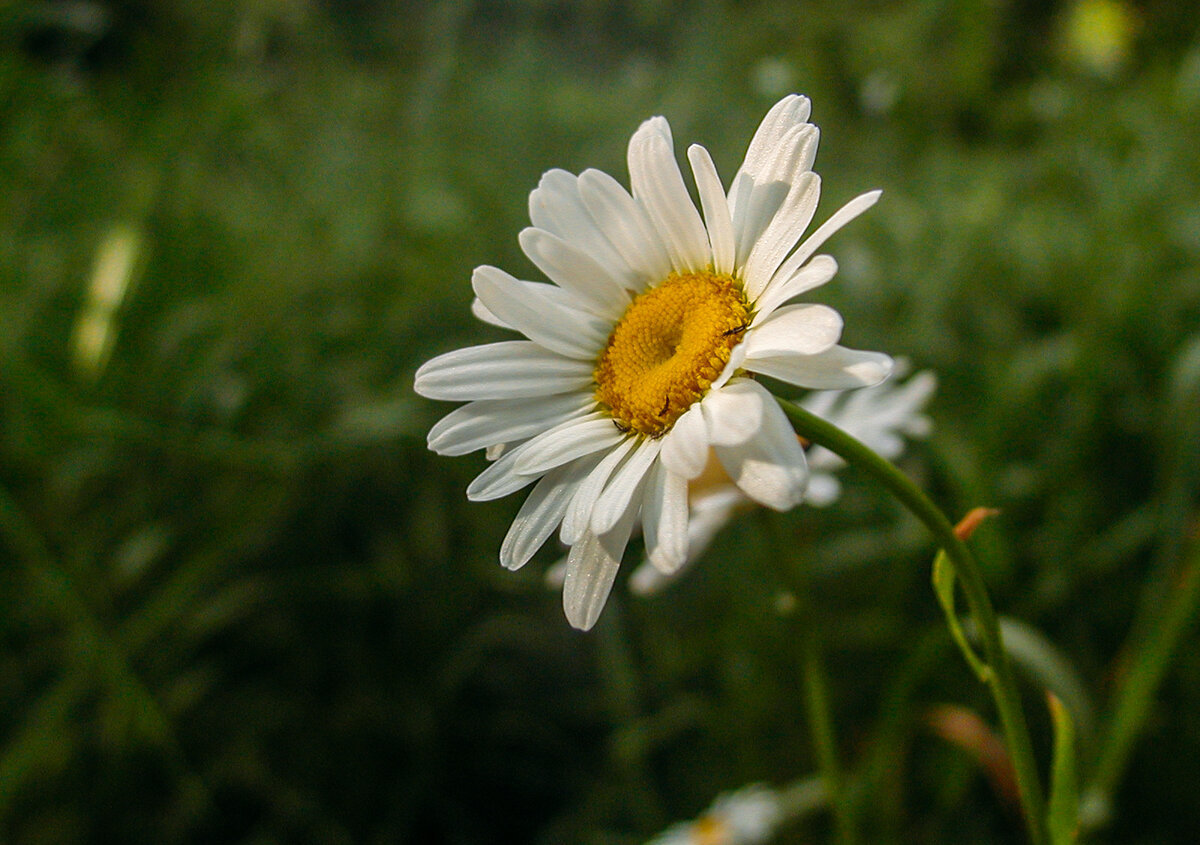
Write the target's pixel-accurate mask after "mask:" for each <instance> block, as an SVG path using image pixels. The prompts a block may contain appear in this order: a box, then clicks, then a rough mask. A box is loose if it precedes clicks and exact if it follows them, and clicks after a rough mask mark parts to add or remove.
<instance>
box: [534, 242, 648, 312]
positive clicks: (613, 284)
mask: <svg viewBox="0 0 1200 845" xmlns="http://www.w3.org/2000/svg"><path fill="white" fill-rule="evenodd" d="M517 240H518V241H520V243H521V249H523V250H524V251H525V254H526V255H527V256H529V260H530V261H532V262H533V263H534V264H536V265H537V268H538V269H539V270H541V271H542V272H543V273H545V274H546V277H547V278H548V279H550V281H552V282H554V283H555V284H556V285H558V286H559V287H561V288H563V289H564V290H568V291H570V292H571V293H573V294H575V296H577V297H579V300H580V303H581V304H583V305H586V307H587V308H588V309H589V310H591V311H592V312H593V313H595V314H597V315H599V316H601V317H604V318H605V319H608V320H616V319H617V318H619V317H620V316H621V315H622V314H624V313H625V309H626V308H627V307H628V306H629V294H628V293H626V292H625V287H624V285H623V284H622V283H621V281H620V280H618V279H617V278H616V277H615V276H613V275H612V274H610V273H609V272H608V270H606V269H605V268H603V267H601V266H600V265H599V264H597V263H596V261H595V259H593V258H591V257H590V256H589V255H587V253H585V252H583V251H582V250H580V249H579V248H578V247H576V246H575V245H574V244H571V243H568V242H567V241H564V240H563V239H562V238H560V237H559V236H558V235H553V234H551V233H550V232H547V231H546V230H545V229H535V228H533V227H530V228H527V229H522V230H521V234H520V235H518V237H517Z"/></svg>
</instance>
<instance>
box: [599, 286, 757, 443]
mask: <svg viewBox="0 0 1200 845" xmlns="http://www.w3.org/2000/svg"><path fill="white" fill-rule="evenodd" d="M749 315H750V308H749V305H748V304H747V302H746V296H745V294H744V293H743V292H742V285H741V282H739V281H738V280H737V279H735V278H733V277H732V276H725V275H719V274H716V273H707V272H706V273H683V274H680V273H672V274H671V275H670V276H668V277H667V280H666V281H665V282H663V283H662V284H660V285H658V286H657V287H654V288H651V289H650V290H648V291H646V292H645V293H643V294H641V295H640V296H638V297H637V298H636V299H634V300H633V302H632V303H630V305H629V308H628V309H627V310H626V311H625V314H624V316H622V317H621V320H620V322H619V323H617V326H616V328H615V329H613V333H612V335H610V336H609V338H608V345H607V346H605V347H604V352H603V353H601V355H600V360H599V362H598V363H597V364H596V369H595V372H594V376H595V379H596V385H597V386H596V399H597V401H599V402H600V403H602V404H603V405H604V406H606V408H607V409H608V411H609V413H610V414H612V418H613V421H614V422H615V423H616V424H617V426H618V427H619V428H621V429H625V430H631V431H636V432H638V433H639V434H644V435H648V436H650V437H661V436H662V435H664V434H666V433H667V432H668V431H669V430H670V429H671V426H672V425H674V424H675V420H677V419H679V417H680V416H681V415H682V414H683V412H684V411H686V410H687V409H688V408H690V407H691V406H692V403H694V402H695V401H696V400H697V399H699V398H700V397H701V396H703V395H704V393H705V391H707V390H708V388H709V386H710V385H712V383H713V380H714V379H715V378H716V377H717V376H719V375H720V374H721V371H722V370H723V369H725V365H726V364H727V363H728V362H729V352H730V350H731V349H733V347H735V346H737V344H738V343H739V342H741V339H742V335H743V334H744V333H745V331H746V327H747V326H748V325H749V322H750V320H749Z"/></svg>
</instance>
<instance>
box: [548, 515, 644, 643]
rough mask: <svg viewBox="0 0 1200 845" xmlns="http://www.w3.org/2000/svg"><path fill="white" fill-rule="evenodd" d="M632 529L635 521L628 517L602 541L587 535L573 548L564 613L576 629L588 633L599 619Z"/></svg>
mask: <svg viewBox="0 0 1200 845" xmlns="http://www.w3.org/2000/svg"><path fill="white" fill-rule="evenodd" d="M632 529H633V518H632V517H627V518H626V519H625V520H624V521H623V522H622V523H621V524H620V525H618V526H617V527H616V528H614V529H613V530H612V531H610V532H609V533H608V534H605V535H604V536H603V537H597V536H596V535H594V534H591V533H588V534H586V535H584V537H583V539H582V540H581V541H580V542H578V543H576V544H575V545H574V546H572V547H571V553H570V554H569V555H568V556H567V576H566V578H565V579H564V580H563V610H564V611H565V612H566V615H567V621H568V622H570V623H571V625H572V626H573V627H575V628H579V629H580V630H583V631H586V630H588V629H590V628H591V627H592V626H593V625H595V624H596V620H597V619H599V618H600V611H602V610H603V609H604V603H605V602H606V601H607V600H608V594H609V592H610V591H611V590H612V585H613V579H614V578H616V576H617V569H618V568H619V567H620V565H621V556H622V555H624V554H625V546H626V545H627V544H628V543H629V534H630V532H631V531H632Z"/></svg>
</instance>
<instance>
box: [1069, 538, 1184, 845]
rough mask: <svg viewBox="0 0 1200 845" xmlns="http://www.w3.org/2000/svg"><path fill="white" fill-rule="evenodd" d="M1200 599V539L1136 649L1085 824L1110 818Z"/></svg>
mask: <svg viewBox="0 0 1200 845" xmlns="http://www.w3.org/2000/svg"><path fill="white" fill-rule="evenodd" d="M1198 601H1200V542H1198V543H1195V544H1193V545H1192V547H1191V549H1190V550H1189V552H1188V555H1187V558H1186V559H1185V561H1184V565H1183V571H1182V573H1181V574H1180V576H1179V580H1178V582H1177V583H1176V585H1175V587H1174V589H1173V590H1172V592H1171V601H1170V604H1168V605H1167V607H1166V609H1165V611H1164V612H1163V613H1162V615H1161V617H1160V621H1159V623H1158V624H1157V625H1156V626H1155V627H1154V628H1153V629H1151V630H1150V631H1149V633H1148V636H1147V642H1146V643H1145V646H1144V647H1143V648H1141V649H1137V650H1131V653H1132V656H1133V659H1131V660H1130V662H1129V668H1128V671H1127V672H1126V674H1125V675H1124V678H1123V681H1122V683H1121V685H1120V687H1119V688H1118V689H1117V692H1116V695H1115V701H1116V703H1115V704H1114V706H1113V711H1112V716H1111V717H1110V719H1109V723H1108V726H1107V730H1105V731H1104V733H1103V736H1104V740H1103V743H1104V744H1103V746H1102V747H1101V749H1100V755H1099V758H1098V760H1097V762H1096V770H1095V774H1094V775H1093V776H1092V779H1091V783H1090V784H1089V786H1088V788H1087V790H1086V791H1085V792H1084V798H1083V804H1082V815H1083V818H1082V822H1083V826H1084V827H1085V828H1090V827H1098V826H1100V825H1102V824H1104V822H1105V821H1106V820H1107V817H1108V805H1109V801H1110V799H1111V797H1112V794H1113V791H1114V790H1115V789H1116V786H1117V783H1118V782H1119V781H1120V779H1121V775H1122V774H1123V773H1124V771H1125V766H1126V764H1127V763H1128V762H1129V754H1130V752H1131V751H1132V750H1133V744H1134V742H1135V741H1137V738H1138V735H1139V734H1140V733H1141V730H1142V726H1143V725H1145V723H1146V717H1147V715H1149V712H1150V707H1151V705H1153V703H1154V694H1155V692H1156V691H1157V690H1158V687H1159V684H1160V683H1161V682H1162V679H1163V676H1164V675H1165V674H1166V671H1167V666H1168V664H1169V663H1170V660H1171V655H1172V654H1173V653H1174V651H1175V647H1176V646H1177V645H1178V644H1179V640H1180V639H1181V638H1182V637H1183V635H1184V634H1185V633H1186V632H1187V629H1188V625H1189V623H1190V622H1191V621H1192V619H1193V617H1194V616H1195V612H1196V605H1197V602H1198Z"/></svg>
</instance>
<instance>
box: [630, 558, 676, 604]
mask: <svg viewBox="0 0 1200 845" xmlns="http://www.w3.org/2000/svg"><path fill="white" fill-rule="evenodd" d="M674 580H675V579H674V578H672V577H671V576H670V575H665V574H664V573H662V572H661V571H659V569H657V568H656V567H655V566H654V565H653V564H652V563H651V562H650V560H649V558H647V559H646V560H644V561H642V562H641V563H639V564H638V567H637V569H635V570H633V574H632V575H630V576H629V581H628V584H627V586H628V587H629V592H631V593H633V594H634V595H635V596H642V597H643V598H645V597H647V596H652V595H654V594H655V593H657V592H658V591H659V590H661V589H662V588H663V587H665V586H666V585H667V584H670V583H671V582H672V581H674Z"/></svg>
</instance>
